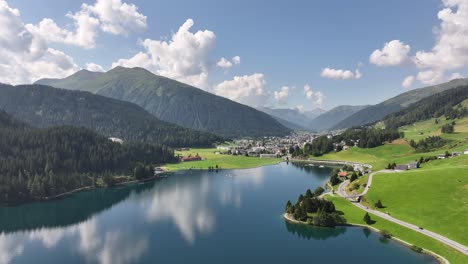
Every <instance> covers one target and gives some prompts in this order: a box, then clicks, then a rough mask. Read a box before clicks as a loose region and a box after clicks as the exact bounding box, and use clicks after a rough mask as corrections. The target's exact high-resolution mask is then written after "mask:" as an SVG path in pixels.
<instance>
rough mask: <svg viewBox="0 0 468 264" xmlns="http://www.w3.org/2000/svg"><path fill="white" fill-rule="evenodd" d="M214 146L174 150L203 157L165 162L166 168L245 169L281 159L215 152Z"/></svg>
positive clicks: (275, 162)
mask: <svg viewBox="0 0 468 264" xmlns="http://www.w3.org/2000/svg"><path fill="white" fill-rule="evenodd" d="M216 151H217V150H216V149H215V148H210V149H191V150H189V151H176V155H177V154H180V155H182V156H188V155H189V154H192V156H195V155H196V154H197V153H198V155H199V156H200V157H202V158H203V160H201V161H191V162H180V163H175V164H167V165H166V168H167V169H168V170H170V171H175V170H188V169H205V170H206V169H208V167H210V166H213V167H214V166H216V165H218V167H220V168H222V169H246V168H255V167H259V166H265V165H272V164H277V163H278V162H280V161H281V159H271V158H263V159H262V158H258V157H245V156H232V155H220V154H215V152H216Z"/></svg>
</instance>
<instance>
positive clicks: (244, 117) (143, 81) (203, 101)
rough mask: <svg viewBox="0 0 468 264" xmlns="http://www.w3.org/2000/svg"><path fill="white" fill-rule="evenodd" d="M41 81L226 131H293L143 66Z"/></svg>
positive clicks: (190, 125)
mask: <svg viewBox="0 0 468 264" xmlns="http://www.w3.org/2000/svg"><path fill="white" fill-rule="evenodd" d="M37 83H38V84H46V85H51V86H54V87H58V88H64V89H70V90H85V91H90V92H93V93H96V94H99V95H103V96H107V97H111V98H114V99H119V100H123V101H128V102H132V103H135V104H137V105H139V106H141V107H143V108H144V109H146V110H147V111H148V112H150V113H151V114H153V115H154V116H156V117H157V118H159V119H161V120H164V121H167V122H170V123H174V124H178V125H181V126H184V127H188V128H193V129H197V130H201V131H207V132H212V133H215V134H218V135H221V136H224V137H231V138H235V137H260V136H283V135H286V134H288V133H289V132H290V130H289V129H288V128H286V127H285V126H283V125H281V124H280V123H279V122H278V121H276V120H275V119H273V118H272V117H270V116H269V115H267V114H265V113H263V112H260V111H258V110H256V109H253V108H251V107H249V106H246V105H242V104H239V103H236V102H233V101H231V100H229V99H226V98H224V97H220V96H216V95H214V94H212V93H208V92H205V91H203V90H201V89H198V88H195V87H193V86H190V85H187V84H183V83H180V82H177V81H174V80H172V79H169V78H165V77H162V76H157V75H154V74H152V73H151V72H149V71H147V70H145V69H142V68H132V69H129V68H123V67H116V68H114V69H112V70H110V71H108V72H106V73H98V74H95V73H91V72H88V71H80V72H77V73H75V74H73V75H71V76H69V77H67V78H65V79H44V80H39V81H38V82H37Z"/></svg>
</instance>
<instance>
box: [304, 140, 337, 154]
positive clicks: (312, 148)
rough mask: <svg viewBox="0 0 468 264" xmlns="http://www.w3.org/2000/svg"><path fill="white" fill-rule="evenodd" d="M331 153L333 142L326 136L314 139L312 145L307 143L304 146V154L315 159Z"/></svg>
mask: <svg viewBox="0 0 468 264" xmlns="http://www.w3.org/2000/svg"><path fill="white" fill-rule="evenodd" d="M331 151H333V140H332V139H329V138H328V137H327V136H320V137H317V138H315V139H314V140H313V141H312V143H307V144H305V146H304V154H306V155H313V156H315V157H318V156H322V155H323V154H327V153H329V152H331Z"/></svg>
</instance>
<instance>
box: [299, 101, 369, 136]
mask: <svg viewBox="0 0 468 264" xmlns="http://www.w3.org/2000/svg"><path fill="white" fill-rule="evenodd" d="M367 107H369V105H340V106H337V107H335V108H332V109H331V110H329V111H327V112H325V113H323V114H321V115H319V116H317V117H316V118H314V119H313V120H312V121H311V122H310V123H309V125H308V127H310V128H312V129H313V130H316V131H326V130H330V129H331V128H332V127H333V126H335V125H336V124H338V123H339V122H341V121H343V120H344V119H346V118H347V117H349V116H351V115H353V114H354V113H356V112H359V111H361V110H363V109H365V108H367Z"/></svg>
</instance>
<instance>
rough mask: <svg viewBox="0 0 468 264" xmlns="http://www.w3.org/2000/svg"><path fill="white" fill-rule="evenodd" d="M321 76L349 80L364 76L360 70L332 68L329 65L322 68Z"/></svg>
mask: <svg viewBox="0 0 468 264" xmlns="http://www.w3.org/2000/svg"><path fill="white" fill-rule="evenodd" d="M320 76H322V77H323V78H329V79H342V80H347V79H360V78H361V77H362V74H361V72H360V71H359V70H356V71H354V72H352V71H350V70H341V69H332V68H328V67H327V68H325V69H323V70H322V72H321V74H320Z"/></svg>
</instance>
